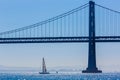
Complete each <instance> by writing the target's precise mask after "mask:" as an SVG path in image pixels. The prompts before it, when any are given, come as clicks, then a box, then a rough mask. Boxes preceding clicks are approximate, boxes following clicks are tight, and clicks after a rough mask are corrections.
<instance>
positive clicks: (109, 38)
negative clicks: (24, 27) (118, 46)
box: [0, 36, 120, 44]
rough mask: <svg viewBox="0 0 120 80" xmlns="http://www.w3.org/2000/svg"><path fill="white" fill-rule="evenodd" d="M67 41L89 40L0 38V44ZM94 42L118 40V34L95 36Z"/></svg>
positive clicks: (74, 38) (68, 38) (84, 39)
mask: <svg viewBox="0 0 120 80" xmlns="http://www.w3.org/2000/svg"><path fill="white" fill-rule="evenodd" d="M64 42H65V43H69V42H74V43H75V42H89V37H30V38H0V44H5V43H64ZM95 42H120V36H96V37H95Z"/></svg>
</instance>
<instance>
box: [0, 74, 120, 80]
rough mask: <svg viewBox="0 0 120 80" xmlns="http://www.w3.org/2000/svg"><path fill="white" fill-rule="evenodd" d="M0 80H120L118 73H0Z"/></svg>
mask: <svg viewBox="0 0 120 80" xmlns="http://www.w3.org/2000/svg"><path fill="white" fill-rule="evenodd" d="M0 80H120V73H102V74H81V73H74V74H72V73H60V74H47V75H41V74H37V73H0Z"/></svg>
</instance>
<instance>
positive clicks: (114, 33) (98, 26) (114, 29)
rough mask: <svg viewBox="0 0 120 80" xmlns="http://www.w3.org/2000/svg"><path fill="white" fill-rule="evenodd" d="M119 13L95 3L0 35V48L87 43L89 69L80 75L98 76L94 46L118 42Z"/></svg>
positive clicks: (119, 32) (119, 31)
mask: <svg viewBox="0 0 120 80" xmlns="http://www.w3.org/2000/svg"><path fill="white" fill-rule="evenodd" d="M119 21H120V12H118V11H115V10H112V9H109V8H106V7H104V6H101V5H98V4H96V3H95V2H94V1H89V3H87V4H85V5H82V6H80V7H78V8H75V9H72V10H71V11H68V12H66V13H63V14H61V15H58V16H56V17H53V18H51V19H48V20H45V21H42V22H38V23H35V24H32V25H29V26H26V27H22V28H19V29H15V30H10V31H6V32H1V33H0V44H13V43H73V42H74V43H75V42H77V43H78V42H81V43H84V42H85V43H88V49H89V52H88V54H89V55H88V67H87V69H86V70H83V71H82V72H83V73H101V72H102V71H101V70H98V68H97V66H96V43H97V42H120V22H119Z"/></svg>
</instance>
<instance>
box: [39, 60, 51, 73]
mask: <svg viewBox="0 0 120 80" xmlns="http://www.w3.org/2000/svg"><path fill="white" fill-rule="evenodd" d="M39 74H50V73H49V72H47V69H46V64H45V60H44V58H43V59H42V72H39Z"/></svg>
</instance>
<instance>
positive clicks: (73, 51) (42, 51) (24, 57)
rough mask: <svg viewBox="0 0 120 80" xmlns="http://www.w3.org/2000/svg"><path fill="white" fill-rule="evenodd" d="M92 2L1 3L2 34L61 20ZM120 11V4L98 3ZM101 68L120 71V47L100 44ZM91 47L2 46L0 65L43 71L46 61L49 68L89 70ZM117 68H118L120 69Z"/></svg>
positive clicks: (99, 0)
mask: <svg viewBox="0 0 120 80" xmlns="http://www.w3.org/2000/svg"><path fill="white" fill-rule="evenodd" d="M88 1H89V0H0V32H4V31H7V30H12V29H16V28H19V27H24V26H27V25H30V24H34V23H36V22H40V21H43V20H46V19H48V18H51V17H53V16H57V15H59V14H61V13H64V12H66V11H69V10H71V9H74V8H76V7H79V6H80V5H82V4H85V3H88ZM94 1H96V3H97V4H100V5H103V6H105V7H109V8H111V9H114V10H117V11H120V0H94ZM96 52H97V66H98V67H99V68H100V69H103V70H106V68H105V67H108V66H109V67H110V69H112V70H113V71H115V70H119V71H120V62H119V61H120V58H119V57H120V43H99V44H97V51H96ZM87 54H88V44H87V43H86V44H82V43H71V44H68V43H66V44H63V43H62V44H60V43H58V44H51V43H49V44H5V45H0V65H4V66H15V67H39V66H41V59H42V57H45V60H46V63H47V66H48V67H55V66H82V68H86V67H85V66H87V57H88V56H87ZM116 66H117V67H116Z"/></svg>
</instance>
